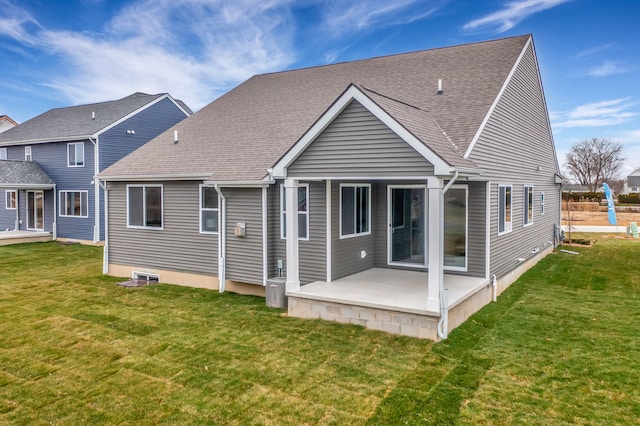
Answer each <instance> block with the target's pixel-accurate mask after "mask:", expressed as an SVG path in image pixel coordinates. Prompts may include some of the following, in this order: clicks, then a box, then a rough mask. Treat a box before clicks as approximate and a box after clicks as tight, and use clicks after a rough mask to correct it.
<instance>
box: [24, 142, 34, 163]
mask: <svg viewBox="0 0 640 426" xmlns="http://www.w3.org/2000/svg"><path fill="white" fill-rule="evenodd" d="M31 160H33V156H32V155H31V147H30V146H25V147H24V161H31Z"/></svg>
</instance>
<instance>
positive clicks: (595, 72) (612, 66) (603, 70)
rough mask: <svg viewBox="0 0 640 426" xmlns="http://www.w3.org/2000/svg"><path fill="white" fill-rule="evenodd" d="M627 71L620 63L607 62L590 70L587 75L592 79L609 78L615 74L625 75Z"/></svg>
mask: <svg viewBox="0 0 640 426" xmlns="http://www.w3.org/2000/svg"><path fill="white" fill-rule="evenodd" d="M627 71H628V70H627V69H626V68H625V67H623V66H622V65H621V64H620V63H619V62H612V61H606V62H605V63H604V64H602V65H600V66H599V67H596V68H593V69H591V70H589V72H588V73H587V74H588V75H590V76H591V77H608V76H610V75H615V74H624V73H626V72H627Z"/></svg>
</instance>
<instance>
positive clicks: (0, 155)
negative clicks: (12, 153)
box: [0, 148, 9, 160]
mask: <svg viewBox="0 0 640 426" xmlns="http://www.w3.org/2000/svg"><path fill="white" fill-rule="evenodd" d="M7 158H9V152H8V150H7V148H0V160H6V159H7Z"/></svg>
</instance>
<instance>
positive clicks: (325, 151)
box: [288, 101, 433, 177]
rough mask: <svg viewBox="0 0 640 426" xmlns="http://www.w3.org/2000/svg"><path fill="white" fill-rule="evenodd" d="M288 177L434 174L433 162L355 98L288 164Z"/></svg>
mask: <svg viewBox="0 0 640 426" xmlns="http://www.w3.org/2000/svg"><path fill="white" fill-rule="evenodd" d="M288 175H289V176H290V177H378V176H380V177H382V176H396V177H398V176H428V175H433V165H432V164H431V163H429V162H428V161H427V160H425V159H424V157H422V156H421V155H420V154H418V153H417V152H416V151H415V150H414V149H413V148H411V147H410V146H409V145H408V144H407V143H406V142H405V141H404V140H402V139H401V138H400V137H399V136H398V135H396V134H395V133H394V132H393V131H391V129H389V128H388V127H387V126H386V125H385V124H384V123H382V122H381V121H380V120H379V119H378V118H377V117H375V116H374V115H373V114H372V113H371V112H369V111H368V110H367V109H365V108H364V107H363V106H362V105H361V104H360V103H358V102H357V101H352V102H351V103H350V104H349V105H348V106H347V107H346V108H345V110H344V111H342V112H341V113H340V114H339V115H338V116H337V117H336V118H335V120H333V122H332V123H331V124H329V126H327V128H326V129H325V130H324V131H323V132H322V133H321V134H320V135H319V136H318V137H317V138H316V139H315V140H314V141H313V142H312V143H311V144H310V145H309V146H308V147H307V149H306V150H305V151H304V152H303V153H302V154H301V155H300V156H299V157H298V158H297V159H296V160H295V161H294V162H293V163H292V164H291V165H290V166H289V167H288Z"/></svg>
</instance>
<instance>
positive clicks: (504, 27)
mask: <svg viewBox="0 0 640 426" xmlns="http://www.w3.org/2000/svg"><path fill="white" fill-rule="evenodd" d="M568 1H572V0H515V1H511V2H507V3H505V4H504V7H503V9H502V10H499V11H497V12H494V13H491V14H489V15H486V16H484V17H482V18H479V19H475V20H473V21H471V22H468V23H467V24H465V25H464V27H463V29H465V30H475V29H478V28H482V27H491V26H498V30H497V31H498V32H499V33H503V32H505V31H508V30H510V29H511V28H513V27H515V26H516V25H518V24H519V23H520V22H522V21H523V20H525V19H526V18H528V17H529V16H531V15H533V14H535V13H538V12H542V11H545V10H547V9H551V8H552V7H556V6H559V5H561V4H563V3H567V2H568Z"/></svg>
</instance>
